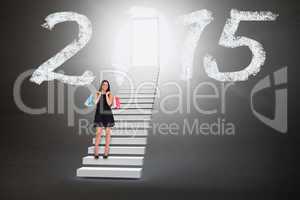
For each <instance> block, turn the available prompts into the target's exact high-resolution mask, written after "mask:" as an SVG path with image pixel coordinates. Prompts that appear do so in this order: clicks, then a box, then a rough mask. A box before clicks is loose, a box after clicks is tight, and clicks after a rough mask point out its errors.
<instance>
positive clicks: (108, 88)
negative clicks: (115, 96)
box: [99, 80, 110, 92]
mask: <svg viewBox="0 0 300 200" xmlns="http://www.w3.org/2000/svg"><path fill="white" fill-rule="evenodd" d="M104 82H106V83H107V85H108V87H107V90H106V92H108V91H110V84H109V82H108V80H103V81H101V84H100V88H99V92H101V91H102V85H103V83H104Z"/></svg>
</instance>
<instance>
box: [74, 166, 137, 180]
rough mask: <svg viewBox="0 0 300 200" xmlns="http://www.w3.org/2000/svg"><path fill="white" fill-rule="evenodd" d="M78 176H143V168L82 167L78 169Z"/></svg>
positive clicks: (135, 177)
mask: <svg viewBox="0 0 300 200" xmlns="http://www.w3.org/2000/svg"><path fill="white" fill-rule="evenodd" d="M76 175H77V176H78V177H102V178H134V179H137V178H141V176H142V168H129V167H80V168H78V169H77V171H76Z"/></svg>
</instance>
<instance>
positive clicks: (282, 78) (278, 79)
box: [250, 67, 288, 133]
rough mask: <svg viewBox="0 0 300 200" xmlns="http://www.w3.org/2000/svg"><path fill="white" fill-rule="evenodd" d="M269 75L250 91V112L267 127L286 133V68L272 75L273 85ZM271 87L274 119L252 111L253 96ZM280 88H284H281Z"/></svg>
mask: <svg viewBox="0 0 300 200" xmlns="http://www.w3.org/2000/svg"><path fill="white" fill-rule="evenodd" d="M270 76H271V75H267V76H266V77H264V78H263V79H261V80H260V81H259V82H258V83H257V84H256V85H255V86H254V88H253V89H252V91H251V96H250V105H251V110H252V112H253V114H254V115H255V117H257V118H258V119H259V120H260V121H261V122H263V123H264V124H266V125H267V126H269V127H271V128H273V129H275V130H276V131H279V132H281V133H287V131H288V116H287V106H288V105H287V104H288V89H287V82H288V78H287V67H283V68H281V69H279V70H277V71H275V72H274V73H273V79H272V80H274V83H272V81H271V77H270ZM272 86H274V87H273V88H275V110H274V116H275V117H274V119H270V118H268V117H266V116H264V115H262V114H261V113H259V112H257V111H256V110H255V109H254V106H253V102H254V98H253V96H254V94H256V93H257V92H259V91H262V90H265V89H270V88H271V87H272ZM282 86H283V87H284V88H282Z"/></svg>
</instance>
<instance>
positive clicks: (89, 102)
mask: <svg viewBox="0 0 300 200" xmlns="http://www.w3.org/2000/svg"><path fill="white" fill-rule="evenodd" d="M84 105H85V106H87V107H92V106H94V105H95V102H94V96H93V95H92V94H91V95H90V96H89V97H88V98H87V99H86V101H85V102H84Z"/></svg>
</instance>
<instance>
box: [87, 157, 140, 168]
mask: <svg viewBox="0 0 300 200" xmlns="http://www.w3.org/2000/svg"><path fill="white" fill-rule="evenodd" d="M143 160H144V157H143V156H109V157H108V158H107V159H104V158H103V157H102V156H99V158H98V159H95V158H94V156H85V157H83V158H82V164H83V165H119V166H124V165H125V166H142V165H143Z"/></svg>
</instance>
